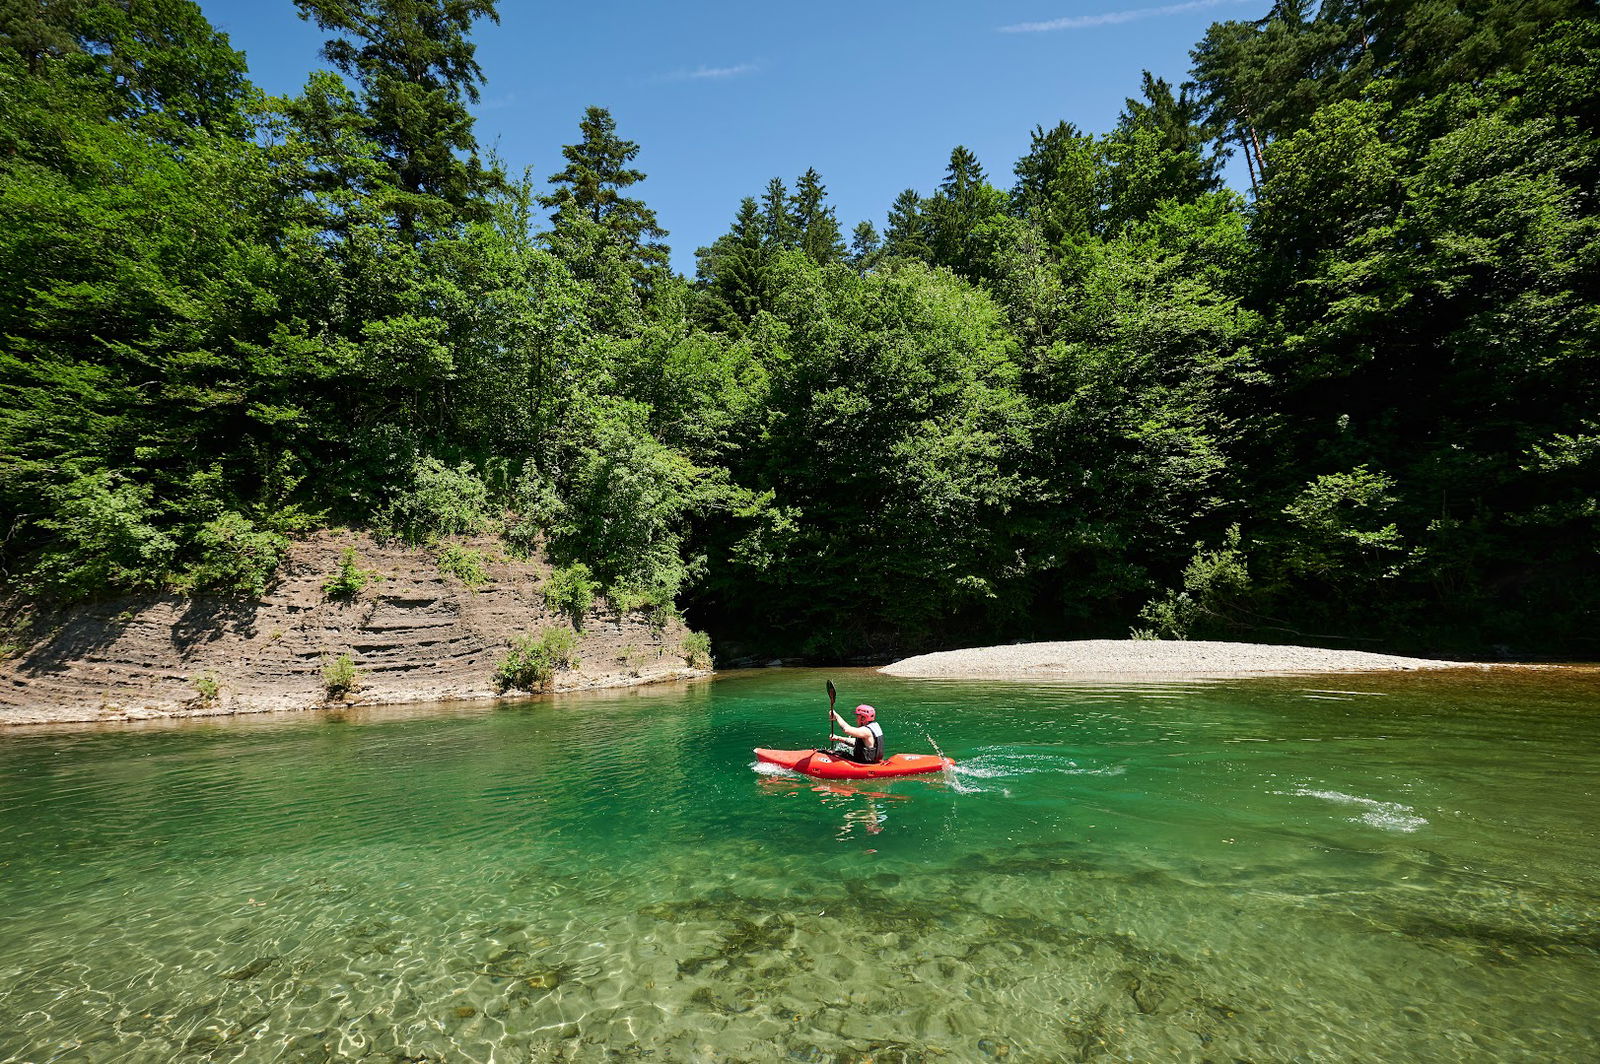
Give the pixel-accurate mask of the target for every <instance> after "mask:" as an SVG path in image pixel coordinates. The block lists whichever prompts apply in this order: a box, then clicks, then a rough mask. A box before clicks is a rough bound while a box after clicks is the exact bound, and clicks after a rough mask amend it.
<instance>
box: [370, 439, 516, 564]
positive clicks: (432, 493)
mask: <svg viewBox="0 0 1600 1064" xmlns="http://www.w3.org/2000/svg"><path fill="white" fill-rule="evenodd" d="M491 520H492V519H491V517H490V508H489V489H488V488H487V487H486V486H485V485H484V483H483V478H482V477H480V476H479V475H478V474H477V472H476V471H475V470H474V469H473V468H472V464H471V463H470V462H462V463H461V464H460V465H458V466H455V467H454V468H452V467H450V466H447V465H445V464H444V463H443V462H441V461H439V459H437V458H434V457H431V456H423V457H420V458H418V459H417V460H416V462H414V463H413V464H412V467H411V472H410V483H409V484H408V485H407V486H406V487H404V488H402V489H401V490H400V491H399V492H397V493H396V494H395V496H394V498H393V500H392V501H391V502H390V503H389V505H388V506H387V507H386V508H385V509H384V511H383V513H382V515H381V517H380V519H379V523H380V525H381V526H382V527H384V528H387V529H388V530H389V531H391V532H392V533H393V534H395V535H397V536H399V537H400V538H401V539H404V540H405V541H406V542H408V543H413V544H415V543H431V542H433V541H434V540H435V539H437V538H438V537H440V536H471V535H477V534H478V533H480V532H484V531H486V530H487V529H488V528H489V525H490V523H491Z"/></svg>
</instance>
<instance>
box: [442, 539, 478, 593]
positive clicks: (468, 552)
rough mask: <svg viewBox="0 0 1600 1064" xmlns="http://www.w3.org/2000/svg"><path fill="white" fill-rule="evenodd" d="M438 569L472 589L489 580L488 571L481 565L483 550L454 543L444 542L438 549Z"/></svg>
mask: <svg viewBox="0 0 1600 1064" xmlns="http://www.w3.org/2000/svg"><path fill="white" fill-rule="evenodd" d="M439 571H440V572H441V573H446V574H448V575H450V576H453V577H455V578H456V579H457V580H459V581H461V582H462V583H463V584H466V585H467V586H468V587H470V588H472V589H474V590H476V589H478V588H480V587H482V586H483V585H484V584H487V583H488V582H489V573H488V571H487V570H485V569H484V567H483V552H482V551H477V550H473V549H472V548H471V547H458V546H456V545H455V544H454V543H447V544H445V546H444V547H443V549H441V550H440V551H439Z"/></svg>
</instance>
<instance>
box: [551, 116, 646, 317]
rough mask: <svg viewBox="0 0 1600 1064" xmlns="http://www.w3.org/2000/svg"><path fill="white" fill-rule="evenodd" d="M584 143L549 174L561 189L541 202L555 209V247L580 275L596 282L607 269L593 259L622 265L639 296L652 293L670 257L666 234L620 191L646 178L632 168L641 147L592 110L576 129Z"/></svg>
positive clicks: (565, 152) (643, 208)
mask: <svg viewBox="0 0 1600 1064" xmlns="http://www.w3.org/2000/svg"><path fill="white" fill-rule="evenodd" d="M578 129H579V131H580V132H581V133H582V134H583V139H582V140H580V141H579V142H578V143H577V144H569V145H567V146H566V147H564V148H562V149H561V154H562V156H564V157H565V158H566V160H567V165H566V166H565V167H564V168H562V169H561V170H560V171H559V172H558V173H554V174H551V175H550V183H551V184H552V185H554V186H556V187H555V190H554V191H553V192H551V193H550V194H549V195H547V196H541V197H540V198H539V202H540V203H541V204H542V205H543V206H545V207H549V208H551V209H552V211H553V213H552V214H551V221H552V222H553V223H554V227H555V228H554V232H552V234H551V238H550V239H551V245H552V246H553V247H554V248H555V249H556V252H557V254H559V255H560V256H561V257H562V258H563V259H564V260H566V262H567V265H568V266H569V267H570V268H571V269H572V270H573V272H574V273H575V274H576V275H577V276H579V277H586V278H589V279H595V278H596V277H597V276H598V274H597V271H599V270H602V269H603V268H604V267H603V265H602V264H601V263H600V262H599V261H597V260H596V258H595V256H604V257H606V258H607V259H611V258H616V259H619V260H620V262H619V265H620V268H621V269H622V270H623V271H624V272H625V273H626V274H627V275H628V277H630V278H631V279H632V282H633V284H634V285H635V287H636V288H637V289H638V291H639V293H640V294H648V293H649V292H650V291H651V290H653V289H654V288H655V287H656V285H657V283H658V282H659V281H660V279H661V277H662V275H663V274H664V273H665V271H666V269H667V259H668V255H669V254H670V252H669V249H668V247H667V245H665V244H663V243H661V242H660V238H661V237H664V236H666V235H667V231H666V230H665V229H662V228H661V226H660V225H658V224H657V223H656V212H655V211H653V210H651V209H650V208H649V207H647V206H645V204H644V201H643V200H639V199H632V198H629V197H627V196H624V195H623V194H622V190H623V189H626V188H629V187H630V186H632V185H636V184H638V183H639V182H640V181H643V180H644V179H645V174H644V171H642V170H637V169H634V168H633V167H632V166H630V165H629V164H630V163H632V162H633V160H634V159H635V158H636V157H637V156H638V154H639V145H638V144H636V143H634V142H633V141H631V140H624V139H622V138H621V137H619V136H617V123H616V120H615V119H613V118H612V117H611V112H610V111H608V110H606V109H605V108H604V107H590V108H589V109H588V110H586V111H585V112H584V115H583V120H582V121H581V122H580V123H579V124H578Z"/></svg>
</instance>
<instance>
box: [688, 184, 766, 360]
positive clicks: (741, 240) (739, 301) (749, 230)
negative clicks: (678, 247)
mask: <svg viewBox="0 0 1600 1064" xmlns="http://www.w3.org/2000/svg"><path fill="white" fill-rule="evenodd" d="M763 228H764V225H763V218H762V213H761V208H760V206H758V205H757V203H756V201H755V199H754V198H753V197H750V196H746V197H745V198H744V199H743V200H741V201H740V203H739V214H738V217H736V218H735V219H734V222H733V229H732V230H730V231H729V232H727V233H724V234H723V235H722V236H720V237H718V238H717V240H716V242H715V243H713V244H712V245H711V246H710V247H708V248H701V249H700V250H699V251H698V252H697V253H696V257H697V258H698V259H699V260H700V262H699V269H698V276H699V281H700V283H701V285H702V286H703V287H702V292H701V308H702V317H704V318H705V319H706V320H707V321H709V322H710V323H711V324H712V325H713V326H714V327H716V328H718V329H720V330H722V331H723V332H728V333H733V334H735V335H737V334H738V333H740V332H742V331H743V329H744V326H745V325H747V324H748V323H749V322H750V320H751V319H752V318H754V317H755V316H756V313H757V312H758V311H760V310H762V309H763V307H764V306H765V301H766V294H767V292H766V265H767V249H766V248H765V246H764V239H765V238H764V235H763Z"/></svg>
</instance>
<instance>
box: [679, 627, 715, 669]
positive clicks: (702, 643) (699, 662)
mask: <svg viewBox="0 0 1600 1064" xmlns="http://www.w3.org/2000/svg"><path fill="white" fill-rule="evenodd" d="M683 660H684V661H686V662H688V663H689V667H690V668H694V669H709V668H711V664H712V661H711V637H710V636H709V635H707V634H706V633H705V632H690V633H689V634H688V635H685V636H684V637H683Z"/></svg>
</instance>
